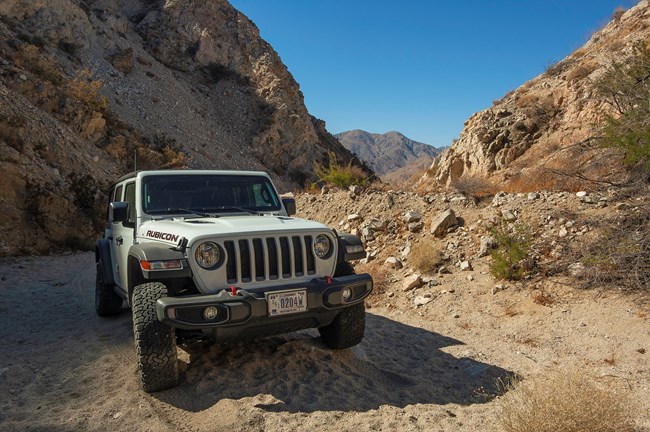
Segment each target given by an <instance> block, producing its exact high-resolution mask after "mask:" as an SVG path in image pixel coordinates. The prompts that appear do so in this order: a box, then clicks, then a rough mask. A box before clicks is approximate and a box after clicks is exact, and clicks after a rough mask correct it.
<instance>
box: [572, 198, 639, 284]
mask: <svg viewBox="0 0 650 432" xmlns="http://www.w3.org/2000/svg"><path fill="white" fill-rule="evenodd" d="M599 224H600V228H599V232H600V236H598V237H597V238H595V239H594V241H592V242H591V243H590V244H589V245H588V246H587V247H586V248H582V249H581V250H580V253H581V254H582V258H581V260H580V262H581V263H582V265H583V266H584V272H582V278H583V281H584V284H585V286H600V285H603V284H607V285H610V286H615V287H617V288H619V289H627V290H645V291H647V290H648V287H650V271H649V270H648V269H650V208H649V207H639V208H637V209H636V211H633V212H628V213H627V214H626V215H624V216H621V217H620V218H619V219H615V220H611V221H606V220H605V221H602V220H601V221H600V223H599Z"/></svg>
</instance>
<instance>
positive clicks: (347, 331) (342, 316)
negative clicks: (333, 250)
mask: <svg viewBox="0 0 650 432" xmlns="http://www.w3.org/2000/svg"><path fill="white" fill-rule="evenodd" d="M354 274H356V272H355V271H354V267H352V265H351V264H350V263H348V262H345V261H343V262H340V263H338V264H337V265H336V270H335V271H334V277H340V276H351V275H354ZM318 332H319V333H320V336H321V339H323V342H324V343H325V345H327V346H328V347H330V348H332V349H343V348H350V347H353V346H355V345H357V344H359V343H360V342H361V340H362V339H363V335H364V334H365V332H366V307H365V305H364V303H363V302H361V303H357V304H355V305H352V306H349V307H347V308H345V309H343V310H342V311H341V312H339V314H338V315H336V318H334V321H332V323H331V324H329V325H326V326H323V327H319V328H318Z"/></svg>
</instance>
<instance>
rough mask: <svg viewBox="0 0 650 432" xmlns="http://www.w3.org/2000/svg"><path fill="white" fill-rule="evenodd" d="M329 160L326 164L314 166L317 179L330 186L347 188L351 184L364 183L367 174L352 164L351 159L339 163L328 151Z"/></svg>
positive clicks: (334, 155)
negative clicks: (346, 162) (345, 162)
mask: <svg viewBox="0 0 650 432" xmlns="http://www.w3.org/2000/svg"><path fill="white" fill-rule="evenodd" d="M328 158H329V162H328V164H327V165H319V166H317V167H316V175H317V176H318V181H319V182H321V183H324V184H327V185H330V186H337V187H340V188H347V187H349V186H352V185H366V184H367V183H368V176H367V175H366V173H365V172H364V171H363V169H361V168H360V167H358V166H354V165H352V161H350V162H348V164H347V165H341V164H340V163H339V161H338V159H337V158H336V154H335V153H334V152H332V151H330V152H328Z"/></svg>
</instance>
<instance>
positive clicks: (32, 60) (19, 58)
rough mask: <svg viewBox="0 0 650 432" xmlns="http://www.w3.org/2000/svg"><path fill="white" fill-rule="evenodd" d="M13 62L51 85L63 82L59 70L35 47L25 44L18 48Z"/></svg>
mask: <svg viewBox="0 0 650 432" xmlns="http://www.w3.org/2000/svg"><path fill="white" fill-rule="evenodd" d="M15 61H16V65H17V66H19V67H23V68H25V69H27V70H28V71H30V72H32V73H34V74H36V75H38V76H40V77H41V78H43V79H45V80H47V81H50V82H52V83H53V84H61V83H62V82H63V75H62V74H61V69H60V68H59V67H58V66H57V65H56V64H55V63H54V62H53V61H52V60H50V59H49V58H48V57H46V56H45V55H44V54H43V53H41V51H40V49H39V48H38V47H37V46H36V45H32V44H25V45H23V46H22V47H20V48H19V49H18V51H17V52H16V57H15Z"/></svg>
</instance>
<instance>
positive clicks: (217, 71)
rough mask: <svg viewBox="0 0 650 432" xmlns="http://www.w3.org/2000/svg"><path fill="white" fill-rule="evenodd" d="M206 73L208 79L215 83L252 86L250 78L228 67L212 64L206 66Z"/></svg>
mask: <svg viewBox="0 0 650 432" xmlns="http://www.w3.org/2000/svg"><path fill="white" fill-rule="evenodd" d="M205 72H206V74H207V75H208V79H209V80H210V81H211V82H213V83H217V82H219V81H222V80H225V81H232V82H235V83H237V84H239V85H243V86H248V85H250V78H248V77H247V76H244V75H242V74H240V73H239V72H237V71H236V70H234V69H232V68H230V67H228V66H226V65H222V64H219V63H214V62H212V63H210V64H208V65H207V66H205Z"/></svg>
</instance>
